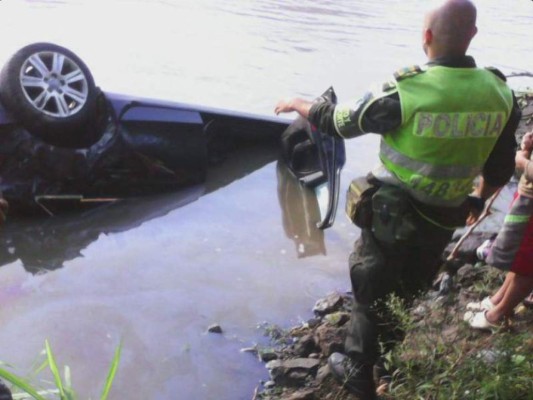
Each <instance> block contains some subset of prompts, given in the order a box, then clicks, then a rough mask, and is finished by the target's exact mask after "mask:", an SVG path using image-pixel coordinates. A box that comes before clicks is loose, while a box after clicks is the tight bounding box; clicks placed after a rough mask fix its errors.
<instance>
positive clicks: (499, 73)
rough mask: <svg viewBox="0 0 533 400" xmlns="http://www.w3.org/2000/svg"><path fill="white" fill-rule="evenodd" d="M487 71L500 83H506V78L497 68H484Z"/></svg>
mask: <svg viewBox="0 0 533 400" xmlns="http://www.w3.org/2000/svg"><path fill="white" fill-rule="evenodd" d="M486 69H487V70H489V71H490V72H492V73H493V74H494V75H496V76H497V77H498V78H500V79H501V80H502V81H504V82H507V77H506V76H505V75H504V74H503V72H502V71H500V70H499V69H498V68H495V67H486Z"/></svg>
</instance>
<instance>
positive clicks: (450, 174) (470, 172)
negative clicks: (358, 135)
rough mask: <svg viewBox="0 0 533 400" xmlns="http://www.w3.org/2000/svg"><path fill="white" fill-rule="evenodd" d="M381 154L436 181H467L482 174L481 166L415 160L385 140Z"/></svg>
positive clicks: (382, 143)
mask: <svg viewBox="0 0 533 400" xmlns="http://www.w3.org/2000/svg"><path fill="white" fill-rule="evenodd" d="M380 153H381V154H382V155H384V156H385V157H386V158H387V159H388V160H390V161H391V162H392V163H394V164H396V165H401V166H402V167H404V168H407V169H410V170H411V171H415V172H416V173H418V174H420V175H424V176H427V177H428V178H434V179H449V178H456V179H466V178H472V177H475V176H476V175H478V174H479V173H480V172H481V168H480V167H479V166H466V165H433V164H429V163H425V162H423V161H417V160H413V159H412V158H410V157H407V156H406V155H404V154H401V153H400V152H398V151H396V150H394V149H393V148H392V147H391V146H389V145H388V144H387V143H386V142H385V141H384V140H382V141H381V146H380Z"/></svg>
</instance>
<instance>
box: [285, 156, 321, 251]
mask: <svg viewBox="0 0 533 400" xmlns="http://www.w3.org/2000/svg"><path fill="white" fill-rule="evenodd" d="M276 171H277V177H278V198H279V203H280V207H281V210H282V216H283V228H284V230H285V234H286V235H287V237H288V238H289V239H291V240H293V241H294V245H295V247H296V254H297V255H298V258H303V257H311V256H315V255H317V254H322V255H325V254H326V245H325V243H324V231H323V230H321V229H318V228H317V223H318V222H320V208H319V205H318V199H317V197H316V195H315V193H314V192H313V191H312V190H311V189H309V188H307V187H305V186H304V185H302V184H301V183H300V182H299V181H298V179H297V178H296V177H295V176H294V175H292V174H291V173H290V171H289V169H288V168H287V166H286V165H285V163H284V162H282V161H279V162H278V163H277V168H276Z"/></svg>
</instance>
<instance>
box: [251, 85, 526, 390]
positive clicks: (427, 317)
mask: <svg viewBox="0 0 533 400" xmlns="http://www.w3.org/2000/svg"><path fill="white" fill-rule="evenodd" d="M517 96H518V97H519V98H518V100H519V102H520V104H521V107H522V109H523V113H524V115H523V119H522V123H521V124H520V126H519V129H518V130H517V132H516V137H517V143H519V142H520V140H521V137H522V136H523V134H524V133H525V132H527V131H530V130H532V129H533V96H532V95H531V92H530V91H529V92H525V93H517ZM513 185H514V186H516V180H514V181H512V182H511V183H509V186H513ZM512 190H514V187H512ZM497 227H498V225H497V224H496V227H495V229H494V230H493V231H483V232H475V231H474V233H473V234H472V235H471V236H470V237H469V238H468V239H467V240H466V241H465V242H464V243H462V245H461V247H460V248H459V251H458V253H457V254H456V256H455V257H454V262H453V263H445V262H443V268H442V273H441V274H440V275H439V277H438V278H437V279H436V280H435V282H434V285H433V287H432V288H431V290H429V291H428V292H427V293H426V294H425V295H424V296H423V297H422V298H420V299H419V300H418V301H416V302H415V304H414V305H413V306H412V307H410V308H406V307H404V306H403V304H402V303H401V301H399V300H398V299H394V298H391V299H390V301H389V303H388V306H389V308H390V309H391V311H392V312H393V315H394V316H395V317H396V319H397V320H398V321H399V323H400V325H401V327H402V328H403V329H404V331H405V332H406V337H405V340H404V341H403V343H401V344H399V345H398V346H397V347H396V348H395V349H394V350H393V351H392V352H391V353H388V354H387V355H386V357H385V364H386V365H387V367H388V370H389V371H390V372H389V373H388V374H385V376H380V374H379V373H378V371H377V370H376V371H375V380H376V386H377V388H378V394H379V395H380V398H382V399H395V400H402V399H404V400H412V399H414V398H420V399H472V400H474V399H475V400H479V399H509V400H511V399H532V398H533V394H532V393H533V309H531V308H528V307H526V306H525V305H523V304H521V305H520V306H518V307H517V308H516V310H515V314H514V316H513V318H511V319H509V320H508V321H506V324H505V325H503V326H502V327H501V329H499V330H498V331H496V332H484V331H476V330H473V329H472V328H470V326H468V325H467V323H465V322H464V321H463V315H464V313H465V311H466V304H467V303H469V302H472V301H479V300H480V299H482V298H484V297H485V296H488V295H490V294H492V293H493V292H494V291H495V290H496V289H497V288H498V287H499V286H500V285H501V284H502V282H503V280H504V277H505V273H503V272H501V271H498V270H496V269H495V268H492V267H490V266H488V265H486V264H484V262H483V261H481V260H479V259H477V257H476V252H475V250H476V248H477V247H478V246H480V245H481V244H482V243H483V242H484V241H485V240H486V239H487V238H489V237H492V236H494V235H495V234H496V233H497ZM462 233H463V232H457V235H456V236H455V237H454V239H453V240H452V242H451V243H450V245H449V246H448V248H447V249H446V252H445V254H444V259H445V258H446V256H447V255H449V253H450V252H451V251H452V249H453V248H454V247H455V245H456V243H457V241H458V240H459V239H460V237H461V234H462ZM347 280H348V276H347ZM350 307H351V294H350V293H330V294H328V295H327V296H326V297H325V298H323V299H320V300H318V301H317V302H316V304H315V305H314V307H313V310H312V312H313V317H312V318H310V319H309V320H308V321H306V322H305V323H303V324H301V325H299V326H295V327H292V328H290V329H287V330H283V329H280V328H279V327H276V326H267V327H265V334H267V335H269V336H270V338H271V344H272V346H271V347H269V348H259V349H258V348H255V349H252V350H251V351H255V352H256V353H257V355H258V357H259V358H260V360H261V361H263V362H264V363H265V367H266V368H267V369H268V371H269V375H270V381H268V382H262V383H261V385H259V386H258V387H257V388H256V391H255V393H254V394H253V399H254V400H325V399H331V400H353V399H356V397H355V396H353V395H351V394H350V393H348V392H347V391H346V390H344V389H343V388H342V386H341V385H340V384H339V383H338V382H336V381H335V380H334V379H333V377H332V375H331V373H330V371H329V367H328V366H327V359H328V357H329V355H330V354H331V353H333V352H336V351H340V352H342V351H343V340H344V336H345V332H346V326H347V325H346V324H347V322H348V320H349V317H350ZM362 400H364V399H362Z"/></svg>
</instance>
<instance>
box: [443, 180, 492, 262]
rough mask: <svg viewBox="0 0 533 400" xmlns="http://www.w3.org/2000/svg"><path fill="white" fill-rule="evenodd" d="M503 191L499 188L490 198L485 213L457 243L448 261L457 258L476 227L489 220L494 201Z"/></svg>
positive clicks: (484, 209) (483, 212)
mask: <svg viewBox="0 0 533 400" xmlns="http://www.w3.org/2000/svg"><path fill="white" fill-rule="evenodd" d="M501 191H502V188H499V189H498V190H497V191H496V192H495V193H494V194H493V195H492V196H491V197H490V198H489V201H488V202H487V204H485V208H483V211H482V213H481V214H480V215H479V217H478V219H477V221H476V222H474V223H473V224H472V225H471V226H470V227H469V228H468V230H467V231H466V232H465V233H464V234H463V236H461V238H460V239H459V241H458V242H457V244H456V245H455V246H454V248H453V250H452V252H451V253H450V255H449V256H448V258H447V259H446V260H447V261H451V260H453V259H454V258H455V256H457V252H458V251H459V248H460V247H461V246H462V245H463V243H464V241H465V240H466V239H467V238H468V236H470V235H471V234H472V232H473V231H474V229H476V227H477V226H478V225H479V224H480V223H481V222H482V221H483V220H484V219H485V218H487V217H488V216H489V215H491V214H492V211H491V208H492V204H493V203H494V200H496V197H498V195H499V194H500V192H501Z"/></svg>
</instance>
